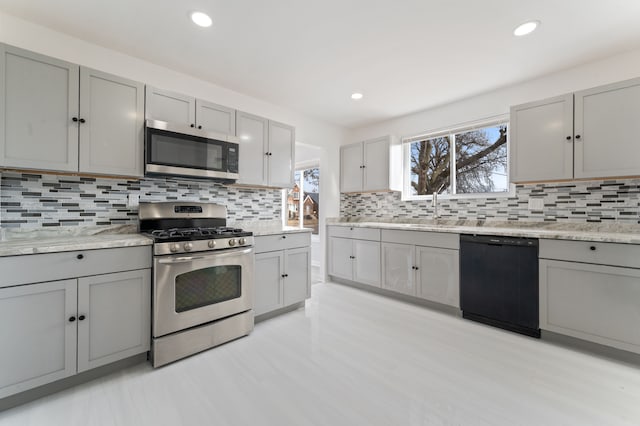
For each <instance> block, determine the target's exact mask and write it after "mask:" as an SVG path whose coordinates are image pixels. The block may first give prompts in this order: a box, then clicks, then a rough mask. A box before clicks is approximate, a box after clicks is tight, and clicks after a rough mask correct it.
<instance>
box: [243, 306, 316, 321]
mask: <svg viewBox="0 0 640 426" xmlns="http://www.w3.org/2000/svg"><path fill="white" fill-rule="evenodd" d="M300 308H304V301H302V302H298V303H296V304H293V305H290V306H285V307H284V308H280V309H276V310H275V311H271V312H266V313H264V314H260V315H256V317H255V319H254V323H255V324H257V323H259V322H262V321H265V320H268V319H271V318H273V317H277V316H278V315H282V314H286V313H287V312H292V311H295V310H297V309H300Z"/></svg>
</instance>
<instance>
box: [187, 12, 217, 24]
mask: <svg viewBox="0 0 640 426" xmlns="http://www.w3.org/2000/svg"><path fill="white" fill-rule="evenodd" d="M191 20H192V21H193V23H194V24H196V25H198V26H201V27H210V26H211V24H212V23H213V21H212V20H211V18H210V17H209V15H207V14H206V13H203V12H193V13H192V14H191Z"/></svg>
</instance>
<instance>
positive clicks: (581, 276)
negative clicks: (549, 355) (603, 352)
mask: <svg viewBox="0 0 640 426" xmlns="http://www.w3.org/2000/svg"><path fill="white" fill-rule="evenodd" d="M639 300H640V270H638V269H630V268H618V267H611V266H601V265H592V264H587V263H574V262H561V261H554V260H544V259H542V260H540V328H541V329H543V330H549V331H553V332H556V333H561V334H566V335H569V336H573V337H577V338H579V339H585V340H590V341H592V342H596V343H600V344H603V345H609V346H613V347H616V348H619V349H623V350H627V351H632V352H636V353H640V327H638V324H640V310H639V309H638V301H639Z"/></svg>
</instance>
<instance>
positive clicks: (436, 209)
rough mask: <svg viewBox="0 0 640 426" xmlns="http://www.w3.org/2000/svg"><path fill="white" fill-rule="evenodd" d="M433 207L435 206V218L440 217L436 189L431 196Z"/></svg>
mask: <svg viewBox="0 0 640 426" xmlns="http://www.w3.org/2000/svg"><path fill="white" fill-rule="evenodd" d="M431 207H433V219H438V218H439V217H440V214H438V192H437V191H434V193H433V195H432V196H431Z"/></svg>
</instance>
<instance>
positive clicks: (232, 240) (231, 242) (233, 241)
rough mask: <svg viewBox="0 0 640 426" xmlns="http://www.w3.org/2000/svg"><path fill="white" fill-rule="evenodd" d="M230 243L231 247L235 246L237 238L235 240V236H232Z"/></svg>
mask: <svg viewBox="0 0 640 426" xmlns="http://www.w3.org/2000/svg"><path fill="white" fill-rule="evenodd" d="M229 245H230V246H231V247H233V246H235V245H236V240H235V239H234V238H231V239H230V240H229Z"/></svg>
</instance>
